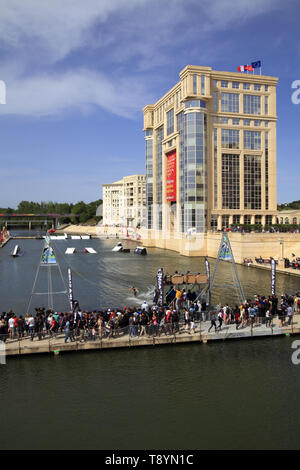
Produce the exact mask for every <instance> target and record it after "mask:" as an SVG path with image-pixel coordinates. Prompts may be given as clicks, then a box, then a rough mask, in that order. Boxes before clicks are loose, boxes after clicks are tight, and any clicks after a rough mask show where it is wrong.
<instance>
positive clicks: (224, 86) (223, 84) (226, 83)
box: [221, 80, 228, 88]
mask: <svg viewBox="0 0 300 470" xmlns="http://www.w3.org/2000/svg"><path fill="white" fill-rule="evenodd" d="M221 87H222V88H228V81H227V80H221Z"/></svg>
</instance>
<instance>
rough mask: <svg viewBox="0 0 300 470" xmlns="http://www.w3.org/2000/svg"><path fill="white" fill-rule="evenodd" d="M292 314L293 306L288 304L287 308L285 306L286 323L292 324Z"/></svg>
mask: <svg viewBox="0 0 300 470" xmlns="http://www.w3.org/2000/svg"><path fill="white" fill-rule="evenodd" d="M293 314H294V312H293V307H292V306H291V305H289V306H288V308H287V316H288V325H292V324H293V322H292V320H293Z"/></svg>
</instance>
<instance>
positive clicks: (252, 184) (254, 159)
mask: <svg viewBox="0 0 300 470" xmlns="http://www.w3.org/2000/svg"><path fill="white" fill-rule="evenodd" d="M244 208H245V209H261V158H260V156H259V155H244Z"/></svg>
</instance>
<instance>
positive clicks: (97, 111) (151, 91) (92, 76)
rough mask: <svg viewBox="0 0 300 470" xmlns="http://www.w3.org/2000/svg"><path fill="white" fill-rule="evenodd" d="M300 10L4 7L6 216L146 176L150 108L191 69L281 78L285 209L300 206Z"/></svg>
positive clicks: (178, 0)
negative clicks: (258, 69)
mask: <svg viewBox="0 0 300 470" xmlns="http://www.w3.org/2000/svg"><path fill="white" fill-rule="evenodd" d="M299 13H300V4H299V3H297V1H294V0H292V1H289V0H287V1H286V2H281V1H278V0H251V1H249V0H247V1H245V0H239V2H236V1H233V0H168V1H166V0H159V1H158V0H128V2H125V1H124V0H85V1H84V2H83V1H82V0H64V1H63V2H61V1H60V0H51V2H50V1H48V0H47V1H43V0H26V1H24V0H0V79H1V80H4V81H5V83H6V87H7V98H6V99H7V104H6V105H1V104H0V156H1V170H0V175H1V184H0V191H1V197H0V207H3V206H4V207H5V206H7V205H9V206H11V207H16V206H17V204H18V202H19V201H21V200H36V201H40V200H55V201H59V202H63V201H67V202H75V201H78V200H84V201H86V202H89V201H91V200H95V199H98V198H99V197H100V196H101V185H102V183H109V182H113V181H115V180H118V179H120V178H121V177H122V176H124V175H128V174H133V173H144V172H145V157H144V137H143V133H142V127H143V120H142V107H143V106H144V105H145V104H147V103H153V102H155V101H156V100H157V99H158V98H160V97H161V95H162V94H164V93H165V92H166V91H167V90H168V89H169V88H171V87H172V86H173V85H174V84H175V83H176V82H177V81H178V79H179V77H178V74H179V72H180V70H181V69H182V68H184V67H185V66H186V65H187V64H191V65H205V66H211V67H213V68H214V69H216V70H228V71H236V70H237V66H238V65H243V64H247V63H250V62H251V61H254V60H258V59H260V60H262V65H263V69H262V71H263V74H265V75H273V76H278V77H279V84H278V94H277V113H278V117H279V119H278V141H277V145H278V202H287V201H291V200H296V199H297V200H298V199H300V190H299V183H298V180H299V174H300V158H299V145H298V141H299V122H300V119H299V118H300V104H299V105H295V104H293V103H292V101H291V95H292V91H293V90H292V89H291V84H292V82H293V81H294V80H300V41H299V24H298V21H299Z"/></svg>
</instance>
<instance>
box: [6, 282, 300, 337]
mask: <svg viewBox="0 0 300 470" xmlns="http://www.w3.org/2000/svg"><path fill="white" fill-rule="evenodd" d="M187 294H188V293H187ZM187 294H185V292H183V291H180V290H179V289H175V296H174V299H173V301H172V303H171V304H165V305H164V306H162V307H161V306H158V305H156V304H154V305H149V304H148V303H147V302H146V301H145V302H144V303H143V304H142V305H141V306H140V307H138V308H137V307H135V308H127V307H123V308H120V309H105V310H94V311H92V312H89V311H83V310H81V309H80V306H79V304H78V302H77V303H76V304H74V308H73V311H70V312H60V313H58V312H55V311H53V310H52V309H45V308H44V307H41V308H36V309H35V314H27V315H25V316H23V315H17V314H16V313H14V312H13V311H11V310H10V311H8V312H3V313H2V315H1V316H0V340H2V341H6V340H7V339H9V340H18V339H19V340H20V339H23V338H30V340H31V341H33V340H34V338H37V339H38V340H42V339H44V338H53V337H56V336H57V335H64V337H65V338H64V341H65V342H68V341H70V342H74V341H82V342H84V341H87V340H92V341H93V340H96V339H99V338H100V339H102V338H115V337H119V336H122V335H125V334H128V335H129V337H130V338H131V337H132V338H135V337H142V336H144V337H146V336H147V337H150V336H160V335H163V334H165V335H174V334H180V333H182V332H186V333H189V334H193V333H195V331H196V325H197V326H198V324H199V322H209V321H210V324H209V327H208V330H207V331H208V332H210V331H211V330H212V329H214V331H215V332H218V331H221V330H222V328H224V326H228V325H231V324H233V325H235V328H236V329H243V328H245V327H247V326H250V327H251V328H253V327H255V326H258V325H265V326H266V327H271V326H272V321H273V319H274V317H277V316H278V319H279V323H278V326H279V327H282V326H285V325H291V324H292V320H293V315H294V314H295V313H299V312H300V294H298V293H297V294H296V295H294V296H290V295H287V294H284V295H282V296H281V297H280V298H278V297H276V296H269V297H264V296H260V295H256V296H254V299H253V300H247V301H245V302H243V303H241V304H240V305H235V306H234V307H232V306H229V305H228V304H225V305H219V306H217V308H214V309H211V308H208V306H207V303H206V301H205V300H202V301H199V300H197V299H195V298H193V297H194V296H191V295H190V296H188V295H187ZM204 327H205V326H204ZM201 328H202V329H203V326H202V327H201Z"/></svg>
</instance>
